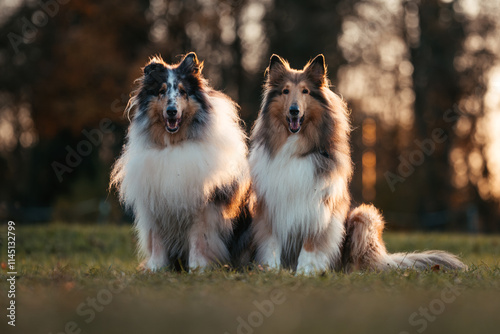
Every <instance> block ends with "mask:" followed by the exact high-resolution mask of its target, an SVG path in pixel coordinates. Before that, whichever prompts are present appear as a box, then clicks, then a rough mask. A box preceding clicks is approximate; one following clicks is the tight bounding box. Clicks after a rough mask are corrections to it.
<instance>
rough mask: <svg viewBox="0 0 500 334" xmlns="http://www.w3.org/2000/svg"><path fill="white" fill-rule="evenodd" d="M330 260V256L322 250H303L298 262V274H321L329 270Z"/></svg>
mask: <svg viewBox="0 0 500 334" xmlns="http://www.w3.org/2000/svg"><path fill="white" fill-rule="evenodd" d="M329 264H330V261H329V259H328V257H327V256H326V255H325V254H324V253H321V252H306V251H302V252H301V253H300V256H299V261H298V264H297V270H296V274H297V275H307V276H313V275H318V274H321V273H323V272H325V271H327V270H328V267H329Z"/></svg>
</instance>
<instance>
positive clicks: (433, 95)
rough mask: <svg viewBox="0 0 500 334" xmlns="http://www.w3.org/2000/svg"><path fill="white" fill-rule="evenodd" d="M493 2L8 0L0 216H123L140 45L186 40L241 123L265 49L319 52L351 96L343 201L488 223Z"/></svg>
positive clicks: (456, 225) (1, 44) (499, 185)
mask: <svg viewBox="0 0 500 334" xmlns="http://www.w3.org/2000/svg"><path fill="white" fill-rule="evenodd" d="M2 7H3V8H2ZM499 7H500V5H499V4H498V3H496V2H491V1H487V0H391V1H384V0H366V1H359V0H341V1H331V0H310V1H307V2H303V1H298V0H293V1H284V0H239V1H229V0H225V1H224V0H222V1H215V0H184V1H180V0H169V1H167V0H150V1H145V0H140V1H135V2H119V1H116V0H111V1H105V2H102V1H95V0H94V1H93V0H88V1H66V0H64V1H62V0H60V1H57V0H48V1H46V0H43V1H41V2H36V1H22V0H21V1H17V2H16V1H13V2H6V3H5V4H3V5H0V12H1V13H2V14H0V36H1V38H0V73H1V75H0V182H1V189H0V218H2V219H3V220H5V219H19V220H22V221H48V220H54V219H55V220H62V221H99V222H108V221H115V222H120V221H123V220H124V219H125V220H126V216H124V213H123V211H122V209H121V208H120V206H119V204H118V203H117V200H116V197H115V194H114V193H113V192H111V193H108V190H107V183H108V180H109V170H110V167H111V165H112V163H113V162H114V160H115V158H116V156H117V155H118V154H119V152H120V149H121V146H122V145H123V142H124V134H125V131H126V128H127V126H128V124H127V123H128V121H127V120H126V119H125V118H124V117H123V110H124V108H125V106H126V103H127V100H128V97H129V94H130V92H131V91H132V90H133V89H134V80H135V79H136V78H137V77H139V76H140V74H141V67H142V66H144V64H145V62H146V61H147V60H148V57H150V56H151V55H155V54H161V55H162V56H163V57H164V59H165V60H166V61H167V62H175V61H177V60H179V59H180V58H179V56H180V55H182V54H184V53H186V52H188V51H196V52H197V53H198V56H199V57H200V58H201V59H203V60H204V61H205V69H204V73H205V76H206V77H207V78H208V79H209V80H210V82H211V84H212V86H214V87H215V88H217V89H221V90H223V91H224V92H226V93H227V94H228V95H229V96H231V97H232V98H233V99H234V100H235V101H237V102H238V103H239V104H240V106H241V116H242V118H243V119H244V121H245V123H246V126H247V129H248V130H249V129H250V128H251V125H252V124H253V121H254V119H255V117H256V115H257V112H258V109H259V104H260V94H261V85H262V82H263V73H264V69H265V68H266V66H267V61H268V59H269V56H270V55H271V54H272V53H277V54H279V55H281V56H283V57H284V58H286V59H288V60H289V61H290V63H291V65H292V67H296V68H297V67H302V66H303V65H304V64H305V63H306V62H307V60H309V59H310V58H312V57H314V56H315V55H316V54H319V53H324V54H325V56H326V58H327V62H328V66H329V77H330V79H331V81H332V84H333V87H332V89H333V90H334V91H335V92H337V93H339V94H340V95H342V96H343V97H344V98H345V99H346V100H347V101H348V103H349V106H350V108H351V109H352V123H353V128H354V131H353V136H352V146H353V160H354V163H355V171H356V172H355V176H354V179H353V182H352V187H351V189H352V192H353V195H354V198H355V200H356V201H357V202H363V201H371V202H374V204H376V205H377V206H379V207H380V208H381V209H382V210H383V211H384V213H385V215H386V216H387V218H388V220H389V222H390V226H391V228H401V229H413V228H425V229H448V230H451V229H452V230H467V231H485V232H489V231H498V230H499V226H500V224H498V223H499V221H500V210H499V199H500V175H499V174H500V161H499V160H500V147H499V146H498V144H499V143H500V139H499V138H498V133H500V131H498V132H496V131H495V128H494V126H493V125H494V124H498V122H500V118H498V117H497V118H495V117H496V116H498V113H499V109H500V100H499V99H498V98H496V97H497V96H499V95H500V87H499V78H500V70H499V68H500V67H499V66H500V63H499V61H500V59H499V58H500V57H499V55H500V27H499V23H498V22H497V21H498V19H497V18H498V17H499V14H500V8H499ZM495 73H496V74H495ZM495 120H496V121H498V122H497V123H495ZM495 145H496V146H495ZM495 148H496V149H498V151H495ZM495 152H497V153H496V154H495ZM497 167H498V168H497ZM371 170H373V172H370V171H371Z"/></svg>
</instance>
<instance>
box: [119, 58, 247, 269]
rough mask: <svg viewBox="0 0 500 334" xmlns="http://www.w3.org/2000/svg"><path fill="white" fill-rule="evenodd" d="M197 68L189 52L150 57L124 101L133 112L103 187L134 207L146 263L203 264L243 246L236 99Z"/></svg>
mask: <svg viewBox="0 0 500 334" xmlns="http://www.w3.org/2000/svg"><path fill="white" fill-rule="evenodd" d="M202 67H203V63H202V62H199V61H198V58H197V56H196V54H195V53H189V54H188V55H186V56H185V57H184V59H183V60H182V61H181V62H180V63H179V64H175V65H169V64H166V63H165V62H164V61H163V60H162V59H161V58H159V57H155V58H153V59H151V60H150V61H149V63H148V64H147V65H146V67H145V68H144V74H143V76H142V77H141V78H139V79H138V82H139V88H138V89H137V90H136V91H135V92H134V94H133V96H132V98H131V99H130V101H129V106H128V108H127V112H129V113H130V112H131V111H134V114H133V117H132V121H131V125H130V127H129V130H128V135H127V143H126V145H125V146H124V148H123V153H122V155H121V157H120V158H119V159H118V160H117V162H116V163H115V165H114V167H113V170H112V175H111V186H115V187H117V188H118V189H119V195H120V199H121V201H122V202H123V203H124V204H125V205H126V206H128V207H130V208H131V209H132V210H133V212H134V215H135V224H134V225H135V230H136V232H137V237H138V251H139V254H140V256H141V257H143V258H144V260H145V261H144V262H143V265H144V267H145V268H147V269H150V270H158V269H160V268H163V267H167V266H172V267H174V268H177V269H179V267H180V266H181V265H182V268H190V269H192V268H200V269H205V268H207V267H209V266H211V265H213V264H219V263H221V264H222V263H227V262H228V261H229V260H230V258H231V256H232V257H233V258H234V259H236V258H238V255H237V254H236V253H237V252H239V251H241V248H242V247H244V246H242V245H241V244H238V243H237V237H238V235H241V234H244V233H243V232H244V231H245V230H246V229H247V227H248V225H249V220H248V218H249V217H248V210H247V209H246V203H247V198H248V194H249V191H248V189H249V186H250V174H249V168H248V162H247V146H246V136H245V133H244V131H243V129H242V127H241V125H240V119H239V118H238V110H237V105H236V104H235V103H234V102H233V101H231V99H230V98H229V97H227V96H225V95H224V94H222V93H220V92H218V91H215V90H213V89H212V88H210V87H209V86H208V84H207V81H206V80H205V79H204V78H203V77H202V74H201V70H202ZM234 232H236V234H238V235H235V234H234Z"/></svg>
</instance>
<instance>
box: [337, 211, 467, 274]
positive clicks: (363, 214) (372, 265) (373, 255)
mask: <svg viewBox="0 0 500 334" xmlns="http://www.w3.org/2000/svg"><path fill="white" fill-rule="evenodd" d="M384 225H385V222H384V219H383V217H382V215H381V214H380V212H379V211H378V210H377V209H376V208H375V207H374V206H373V205H366V204H362V205H360V206H359V207H357V208H355V209H354V210H352V211H351V213H350V214H349V217H348V218H347V235H346V240H345V244H344V249H343V265H344V268H345V269H346V270H347V271H352V270H384V269H389V268H415V269H427V268H430V267H431V266H433V265H440V266H442V267H443V268H447V269H455V270H466V269H467V266H466V265H465V264H464V263H463V262H462V261H460V260H459V258H458V257H457V256H455V255H453V254H450V253H447V252H444V251H426V252H421V253H395V254H389V253H387V249H386V248H385V244H384V241H383V239H382V232H383V230H384Z"/></svg>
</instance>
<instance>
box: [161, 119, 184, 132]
mask: <svg viewBox="0 0 500 334" xmlns="http://www.w3.org/2000/svg"><path fill="white" fill-rule="evenodd" d="M180 125H181V119H180V118H166V119H165V128H166V129H167V131H168V132H170V133H176V132H177V131H178V130H179V126H180Z"/></svg>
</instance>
